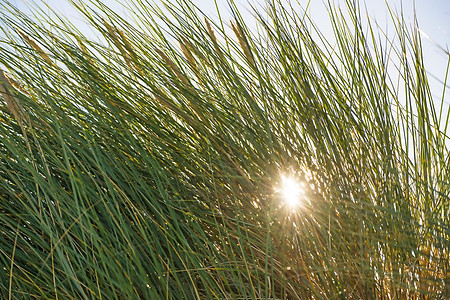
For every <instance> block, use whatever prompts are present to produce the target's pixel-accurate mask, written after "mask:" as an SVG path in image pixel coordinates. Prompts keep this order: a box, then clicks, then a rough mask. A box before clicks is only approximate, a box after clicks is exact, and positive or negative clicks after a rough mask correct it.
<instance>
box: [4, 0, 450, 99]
mask: <svg viewBox="0 0 450 300" xmlns="http://www.w3.org/2000/svg"><path fill="white" fill-rule="evenodd" d="M10 1H11V3H13V4H15V5H16V6H17V7H18V8H20V9H22V10H27V7H28V6H29V5H30V3H29V1H26V0H10ZM285 1H288V0H285ZM36 2H37V3H41V2H40V1H39V0H36ZM291 2H293V3H295V2H299V3H300V5H302V6H306V5H307V3H308V0H291ZM334 2H335V3H337V4H340V5H341V6H343V7H344V6H345V4H344V3H345V0H335V1H334ZM46 3H48V5H49V6H50V7H52V8H53V9H55V10H56V11H58V12H61V13H62V14H63V15H64V16H66V17H67V18H68V19H69V20H71V21H72V22H73V23H74V24H76V25H77V26H78V27H79V28H80V30H82V31H85V32H86V31H89V29H88V27H87V26H86V25H85V23H84V21H83V20H82V18H81V17H80V16H79V15H77V13H76V12H75V10H73V9H72V8H71V6H70V4H69V3H68V1H67V0H47V1H46ZM103 3H105V4H107V5H108V6H109V7H111V8H113V9H114V10H116V11H117V12H119V13H121V14H123V15H126V10H125V9H124V8H123V7H121V6H120V5H119V4H118V3H117V1H115V0H105V1H103ZM194 3H195V4H196V5H197V6H198V7H199V8H201V9H202V10H203V11H204V12H206V13H207V14H208V15H211V16H214V15H215V5H214V1H213V0H196V1H195V0H194ZM218 3H219V7H220V9H221V11H222V13H223V17H224V19H226V18H227V17H228V18H229V14H228V13H227V12H228V11H229V10H228V6H227V1H226V0H218ZM236 3H238V5H239V6H240V7H241V8H242V10H241V11H242V12H244V15H245V16H246V19H251V15H250V13H249V12H248V11H249V7H250V6H249V4H248V3H252V4H254V5H255V6H256V7H258V6H261V5H262V4H263V3H264V0H250V1H247V0H236ZM364 3H366V5H367V11H368V14H369V16H370V17H371V18H372V19H374V20H376V21H377V22H379V24H380V26H381V27H382V29H383V30H384V31H387V33H388V35H391V36H392V35H393V34H394V30H393V28H392V27H389V26H387V27H386V25H385V24H386V23H387V22H386V20H387V19H388V18H389V17H388V14H387V10H386V2H385V0H368V1H362V0H361V1H360V4H361V5H364ZM387 3H388V4H389V5H390V6H391V8H392V9H393V10H394V11H400V8H403V11H404V15H405V18H406V19H407V20H409V21H410V22H412V21H413V20H414V14H416V16H417V20H418V22H419V27H420V29H421V31H422V33H423V35H422V37H423V48H424V60H425V64H426V66H427V71H428V73H429V75H430V83H431V88H432V92H433V95H434V96H435V97H438V95H441V94H442V84H440V83H439V80H436V79H434V77H437V78H440V79H443V78H444V76H445V70H446V63H447V60H448V56H447V55H446V54H445V52H444V51H442V50H441V49H440V48H439V47H442V48H444V49H447V48H448V46H450V0H415V1H414V0H387ZM414 5H415V6H414ZM41 7H43V5H41ZM414 7H415V10H414ZM309 14H310V16H311V18H312V19H313V20H314V22H315V23H316V24H317V25H318V26H319V27H320V28H322V30H323V31H325V33H326V32H329V33H328V35H330V37H332V34H331V32H330V27H329V21H328V15H327V12H326V10H325V5H324V4H323V1H321V0H311V5H310V7H309ZM436 45H439V47H438V46H436ZM446 99H450V97H446Z"/></svg>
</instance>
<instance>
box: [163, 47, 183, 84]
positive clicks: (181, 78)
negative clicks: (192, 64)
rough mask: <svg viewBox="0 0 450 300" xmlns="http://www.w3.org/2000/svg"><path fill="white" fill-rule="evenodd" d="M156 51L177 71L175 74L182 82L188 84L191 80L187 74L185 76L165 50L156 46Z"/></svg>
mask: <svg viewBox="0 0 450 300" xmlns="http://www.w3.org/2000/svg"><path fill="white" fill-rule="evenodd" d="M155 51H156V52H157V53H158V54H159V56H161V58H162V59H163V60H164V62H165V63H166V64H167V65H168V66H169V68H170V69H171V70H172V71H173V72H174V73H175V75H176V76H177V77H178V79H180V81H181V82H183V83H184V84H188V83H189V81H188V80H187V78H186V76H184V75H183V74H182V73H181V71H180V69H179V68H178V67H177V65H175V63H174V62H173V61H172V60H171V59H170V58H169V57H168V56H167V55H166V54H164V52H163V51H161V50H160V49H158V48H156V49H155Z"/></svg>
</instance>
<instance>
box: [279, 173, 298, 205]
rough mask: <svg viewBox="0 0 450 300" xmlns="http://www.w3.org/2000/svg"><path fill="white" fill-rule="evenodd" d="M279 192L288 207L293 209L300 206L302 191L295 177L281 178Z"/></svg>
mask: <svg viewBox="0 0 450 300" xmlns="http://www.w3.org/2000/svg"><path fill="white" fill-rule="evenodd" d="M280 192H281V195H282V196H283V199H284V201H285V202H286V204H287V205H288V206H290V207H292V208H295V207H297V206H299V205H300V204H301V198H302V196H303V194H304V189H303V185H302V184H301V183H300V182H299V181H298V180H297V179H296V178H295V177H292V176H283V177H282V182H281V189H280Z"/></svg>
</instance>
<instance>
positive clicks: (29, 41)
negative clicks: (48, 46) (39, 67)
mask: <svg viewBox="0 0 450 300" xmlns="http://www.w3.org/2000/svg"><path fill="white" fill-rule="evenodd" d="M16 30H17V32H18V33H19V35H20V36H21V37H22V38H23V39H24V40H25V41H26V42H27V44H28V45H30V47H31V48H33V49H34V51H36V52H37V53H38V54H39V56H41V57H42V58H43V59H44V60H45V61H46V62H47V63H48V64H49V65H51V66H54V67H55V63H54V62H53V61H52V60H51V59H50V57H49V56H48V53H47V52H45V51H44V50H43V49H42V48H41V47H40V46H39V45H38V44H37V43H36V42H35V41H34V40H33V39H32V38H30V37H29V36H28V35H27V34H26V33H25V32H23V31H22V30H21V29H19V28H16Z"/></svg>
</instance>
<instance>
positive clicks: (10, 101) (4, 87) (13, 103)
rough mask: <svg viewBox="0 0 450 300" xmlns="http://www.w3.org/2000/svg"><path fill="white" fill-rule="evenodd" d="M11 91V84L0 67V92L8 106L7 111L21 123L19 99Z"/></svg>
mask: <svg viewBox="0 0 450 300" xmlns="http://www.w3.org/2000/svg"><path fill="white" fill-rule="evenodd" d="M12 91H13V85H12V84H11V81H10V80H9V78H8V76H7V75H6V73H5V72H4V71H3V70H2V69H0V94H1V95H2V96H3V98H4V99H5V101H6V106H7V107H8V109H9V111H10V112H11V113H12V115H13V116H14V118H15V119H16V120H17V122H19V124H20V125H21V124H22V120H23V115H22V112H21V109H20V104H19V101H18V99H17V98H15V97H14V96H13V95H12ZM21 127H22V125H21Z"/></svg>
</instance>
